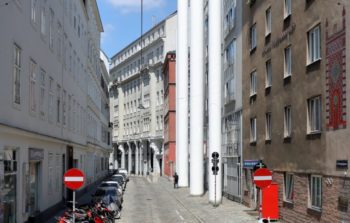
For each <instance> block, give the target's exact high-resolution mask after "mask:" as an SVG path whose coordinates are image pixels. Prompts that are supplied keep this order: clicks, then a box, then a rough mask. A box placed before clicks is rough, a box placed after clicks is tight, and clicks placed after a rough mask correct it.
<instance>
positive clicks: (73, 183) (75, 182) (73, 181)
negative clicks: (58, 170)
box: [63, 168, 85, 190]
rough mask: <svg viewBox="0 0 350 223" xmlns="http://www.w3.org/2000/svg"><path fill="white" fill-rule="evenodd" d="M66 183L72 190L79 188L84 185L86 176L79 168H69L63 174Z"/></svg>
mask: <svg viewBox="0 0 350 223" xmlns="http://www.w3.org/2000/svg"><path fill="white" fill-rule="evenodd" d="M63 181H64V185H66V187H67V188H69V189H71V190H77V189H79V188H80V187H81V186H83V185H84V181H85V176H84V173H83V172H81V171H80V170H79V169H76V168H73V169H69V170H67V171H66V172H65V173H64V176H63Z"/></svg>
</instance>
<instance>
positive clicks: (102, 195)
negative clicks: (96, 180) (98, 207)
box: [92, 187, 122, 210]
mask: <svg viewBox="0 0 350 223" xmlns="http://www.w3.org/2000/svg"><path fill="white" fill-rule="evenodd" d="M99 201H102V202H103V203H104V204H105V205H107V206H111V204H112V203H115V204H116V206H117V207H118V208H119V210H121V208H122V196H121V195H120V194H119V192H118V190H117V189H116V188H115V187H98V188H97V190H96V192H95V194H93V195H92V203H96V202H99Z"/></svg>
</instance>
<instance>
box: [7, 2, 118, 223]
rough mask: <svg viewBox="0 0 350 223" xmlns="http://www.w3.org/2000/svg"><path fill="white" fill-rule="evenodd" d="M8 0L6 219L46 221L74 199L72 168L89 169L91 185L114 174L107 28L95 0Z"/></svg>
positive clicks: (88, 175)
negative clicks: (103, 39)
mask: <svg viewBox="0 0 350 223" xmlns="http://www.w3.org/2000/svg"><path fill="white" fill-rule="evenodd" d="M7 2H8V4H5V3H4V1H2V2H1V3H0V29H1V30H2V32H1V34H0V67H1V69H0V72H1V75H0V78H1V80H0V89H1V94H0V103H1V106H0V114H1V115H0V222H3V221H4V222H10V223H15V222H26V221H27V220H28V219H29V218H30V217H32V218H35V220H36V221H37V222H44V221H45V220H46V219H47V217H48V216H49V215H50V213H54V212H55V210H56V209H57V208H60V207H61V205H62V203H63V202H65V201H67V200H70V199H71V197H70V194H69V193H68V192H67V190H66V189H65V188H64V186H63V182H62V179H63V177H62V176H63V173H64V172H65V171H66V170H67V169H69V168H72V167H77V168H80V169H82V170H83V171H84V173H85V175H86V183H85V185H84V188H87V187H88V186H90V185H92V184H93V183H94V182H96V181H98V180H99V179H100V178H101V177H103V176H105V175H106V174H107V170H108V156H109V152H110V151H111V146H109V145H108V142H107V141H106V139H108V131H109V128H108V124H109V117H108V114H107V112H106V111H105V110H106V108H107V106H106V105H107V104H108V100H107V99H108V97H107V95H108V94H106V90H107V88H104V89H103V87H102V85H101V80H102V79H103V80H104V82H105V83H108V78H105V75H104V74H103V73H102V72H103V70H101V69H103V67H101V65H102V64H101V60H100V33H101V32H102V31H103V27H102V24H101V20H100V16H99V12H98V7H97V3H96V1H95V0H81V1H71V0H59V1H46V0H13V1H7ZM5 30H6V31H5ZM87 55H88V56H87ZM106 134H107V138H104V137H103V136H105V135H106ZM83 191H84V189H83V190H80V191H78V194H80V193H82V192H83Z"/></svg>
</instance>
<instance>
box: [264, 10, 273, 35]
mask: <svg viewBox="0 0 350 223" xmlns="http://www.w3.org/2000/svg"><path fill="white" fill-rule="evenodd" d="M271 27H272V14H271V7H269V8H268V9H267V10H266V12H265V36H268V35H269V34H271Z"/></svg>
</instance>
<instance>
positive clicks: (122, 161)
mask: <svg viewBox="0 0 350 223" xmlns="http://www.w3.org/2000/svg"><path fill="white" fill-rule="evenodd" d="M118 149H119V150H120V151H121V152H122V159H121V168H123V169H125V150H124V146H123V144H120V145H119V146H118Z"/></svg>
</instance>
